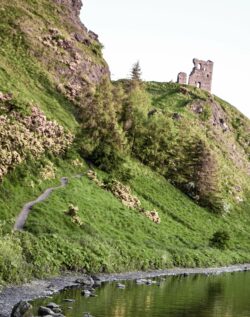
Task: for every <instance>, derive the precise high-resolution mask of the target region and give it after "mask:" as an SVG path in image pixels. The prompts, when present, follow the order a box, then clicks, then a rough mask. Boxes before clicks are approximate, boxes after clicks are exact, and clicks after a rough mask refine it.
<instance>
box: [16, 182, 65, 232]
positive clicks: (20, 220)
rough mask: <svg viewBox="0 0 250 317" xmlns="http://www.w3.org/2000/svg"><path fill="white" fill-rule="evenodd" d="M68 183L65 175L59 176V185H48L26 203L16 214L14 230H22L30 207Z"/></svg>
mask: <svg viewBox="0 0 250 317" xmlns="http://www.w3.org/2000/svg"><path fill="white" fill-rule="evenodd" d="M67 183H68V178H67V177H62V178H61V185H60V186H57V187H50V188H48V189H46V190H45V192H43V193H42V195H40V196H39V197H38V198H37V199H36V200H33V201H30V202H28V203H27V204H25V205H24V206H23V209H22V210H21V212H20V214H19V215H18V217H17V219H16V223H15V225H14V230H23V227H24V225H25V222H26V219H27V217H28V215H29V213H30V212H31V208H32V207H33V206H34V205H35V204H37V203H40V202H41V201H44V200H45V199H46V198H48V197H49V195H50V194H51V193H52V192H53V191H54V190H55V189H58V188H61V187H64V186H66V185H67Z"/></svg>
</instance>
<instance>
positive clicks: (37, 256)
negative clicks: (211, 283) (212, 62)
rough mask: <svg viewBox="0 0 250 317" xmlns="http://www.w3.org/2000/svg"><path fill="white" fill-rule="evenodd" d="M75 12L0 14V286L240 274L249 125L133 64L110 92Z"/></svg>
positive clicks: (34, 6)
mask: <svg viewBox="0 0 250 317" xmlns="http://www.w3.org/2000/svg"><path fill="white" fill-rule="evenodd" d="M80 8H81V1H80V0H77V1H71V0H42V1H41V0H40V1H38V0H25V1H24V0H14V1H11V2H10V1H6V0H2V1H1V4H0V284H6V283H10V282H16V283H17V282H23V281H26V280H28V279H30V278H33V277H42V276H51V275H54V274H60V272H62V271H65V270H75V271H81V272H92V273H93V272H118V271H125V270H126V271H128V270H147V269H157V268H166V267H173V266H188V267H195V266H215V265H225V264H233V263H244V262H249V261H250V253H249V245H250V233H249V232H250V230H249V229H250V217H249V216H250V181H249V180H250V144H249V140H250V122H249V120H248V119H247V118H246V117H244V116H243V115H242V114H241V113H240V112H239V111H238V110H236V109H235V108H234V107H232V106H231V105H230V104H228V103H227V102H225V101H223V100H221V99H219V98H218V97H216V96H213V95H211V94H210V93H208V92H205V91H202V90H200V89H197V88H194V87H190V86H181V85H179V84H175V83H171V82H170V83H157V82H143V81H142V80H141V78H140V69H139V64H137V65H135V67H134V68H133V71H132V77H131V79H129V80H128V79H127V80H119V81H117V82H111V81H110V78H109V69H108V66H107V64H106V62H105V61H104V59H103V57H102V52H101V49H102V44H101V43H100V42H99V40H98V36H97V35H96V34H95V33H94V32H92V31H89V30H87V28H86V27H85V26H84V25H82V24H81V23H80V20H79V18H78V16H79V12H80ZM61 177H68V180H69V182H68V184H67V186H65V187H63V188H60V189H57V190H55V191H54V192H53V193H52V194H51V196H50V197H49V198H48V199H47V200H45V201H44V202H42V203H39V204H37V205H35V206H34V207H33V209H32V212H31V213H30V215H29V217H28V220H27V222H26V225H25V228H24V231H21V232H17V231H13V226H14V223H15V219H16V217H17V216H18V214H19V213H20V211H21V209H22V207H23V205H24V204H25V203H26V202H28V201H31V200H34V199H35V198H37V197H38V196H39V195H40V194H41V193H42V192H43V191H44V190H45V189H46V188H48V187H51V186H56V185H58V184H59V182H60V178H61Z"/></svg>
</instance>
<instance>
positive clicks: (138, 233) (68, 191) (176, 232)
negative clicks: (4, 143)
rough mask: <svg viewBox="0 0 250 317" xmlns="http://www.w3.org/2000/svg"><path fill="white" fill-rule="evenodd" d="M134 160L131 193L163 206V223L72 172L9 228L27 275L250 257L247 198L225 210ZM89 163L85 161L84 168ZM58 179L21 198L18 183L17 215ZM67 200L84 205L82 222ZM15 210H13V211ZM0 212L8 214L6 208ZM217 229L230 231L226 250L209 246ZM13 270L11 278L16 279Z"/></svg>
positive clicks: (150, 204)
mask: <svg viewBox="0 0 250 317" xmlns="http://www.w3.org/2000/svg"><path fill="white" fill-rule="evenodd" d="M57 163H58V177H59V175H62V173H65V172H66V171H67V172H68V175H69V174H71V175H72V176H73V175H74V173H78V172H79V170H78V171H76V170H75V171H74V169H73V168H71V169H70V168H69V165H67V163H66V162H65V161H64V162H60V161H58V162H57ZM133 166H134V175H135V176H134V178H133V179H132V180H131V181H130V186H131V188H132V190H133V194H134V195H136V196H137V197H138V198H139V199H140V200H141V203H142V206H143V207H144V208H146V209H149V210H152V209H156V210H157V211H158V212H159V215H160V217H161V223H160V224H159V225H157V224H154V223H153V222H151V221H150V220H149V219H147V218H146V217H145V216H143V215H142V214H140V213H139V212H138V211H136V210H133V209H129V208H127V207H125V206H124V205H122V203H121V202H120V201H119V200H118V199H117V198H115V197H114V196H113V195H112V194H111V193H110V192H108V191H106V190H104V189H101V188H99V187H98V186H97V185H96V184H95V183H94V182H93V181H90V180H89V179H88V177H87V176H86V175H83V177H82V178H75V177H72V178H70V182H69V184H68V185H67V187H64V188H61V189H58V190H57V191H55V192H53V193H52V195H51V196H50V198H48V199H47V200H46V201H44V202H42V203H39V204H37V205H36V206H34V207H33V209H32V212H31V214H30V216H29V217H28V221H27V223H26V226H25V231H26V232H24V233H14V234H12V235H10V237H11V238H10V239H11V241H12V240H15V245H17V246H18V245H19V247H20V252H21V258H22V261H21V262H20V263H21V264H22V266H23V265H24V264H25V265H24V267H25V268H26V273H25V271H24V273H23V276H22V280H23V279H25V278H27V277H30V276H37V277H41V276H47V275H51V274H58V273H59V272H60V271H61V270H65V269H67V270H68V269H70V270H80V271H87V272H92V273H93V272H118V271H128V270H147V269H158V268H166V267H173V266H184V267H196V266H216V265H226V264H233V263H240V262H247V261H250V255H249V243H250V233H249V225H250V220H249V219H250V217H249V202H248V203H245V205H242V208H241V209H239V210H238V211H237V213H236V212H235V213H233V214H231V215H228V216H225V217H219V216H216V215H213V214H211V213H210V212H209V211H207V210H205V209H203V208H201V207H199V206H198V205H196V204H195V203H193V202H192V201H191V200H190V199H189V198H187V197H186V196H185V195H183V194H182V193H181V192H180V191H178V190H177V189H175V188H174V187H173V186H172V185H170V184H169V183H168V182H167V181H166V180H165V179H164V178H162V177H161V176H159V175H158V174H156V173H154V172H152V171H151V170H149V169H148V168H146V167H144V166H142V165H140V164H139V163H137V162H133ZM86 169H87V168H86V166H85V167H83V168H82V169H81V171H80V172H85V171H86ZM97 173H98V175H99V177H100V178H103V177H106V175H105V173H103V172H100V171H97ZM19 176H20V175H19ZM54 182H56V181H53V182H52V183H54ZM57 182H58V181H57ZM52 183H51V182H50V184H49V183H48V182H45V183H43V184H42V185H41V186H40V187H39V188H37V190H36V191H35V192H33V195H34V196H33V195H31V193H30V192H29V191H28V192H27V193H26V196H23V197H22V199H21V198H20V197H19V195H20V196H21V193H19V195H18V194H17V191H16V190H15V188H13V190H12V194H14V193H15V195H14V196H13V199H14V200H16V202H17V203H16V207H17V208H18V210H16V215H17V214H18V212H19V211H20V208H19V203H20V202H21V201H22V200H24V199H25V200H27V199H33V198H35V197H36V196H37V194H38V191H39V190H42V189H43V188H44V187H45V186H48V185H51V184H52ZM26 190H27V188H26ZM9 191H10V192H11V188H9ZM1 192H2V191H1ZM3 203H4V202H3ZM5 203H6V202H5ZM69 204H74V205H77V206H78V207H79V217H80V218H81V220H82V222H83V226H79V225H76V224H74V223H72V221H71V218H70V217H69V216H67V215H65V214H64V212H65V211H67V208H68V206H69ZM12 213H13V214H12V217H13V216H14V211H12ZM9 216H10V215H9ZM2 217H6V220H8V216H6V214H5V216H2ZM217 230H226V231H228V232H230V245H229V248H228V249H226V250H223V251H221V250H219V249H217V248H211V247H210V246H209V240H210V238H211V237H212V235H213V233H214V232H215V231H217ZM1 241H2V240H1V239H0V245H1ZM16 241H19V242H18V243H16ZM17 254H18V253H15V256H16V255H17ZM0 259H1V258H0ZM0 263H1V262H0ZM18 263H19V262H18ZM21 264H18V265H21ZM10 270H13V268H10ZM15 276H16V275H15V274H14V275H12V276H11V277H9V278H11V280H12V281H13V279H14V281H15ZM19 278H20V277H19ZM2 279H4V276H2ZM16 280H17V278H16ZM7 281H8V279H7Z"/></svg>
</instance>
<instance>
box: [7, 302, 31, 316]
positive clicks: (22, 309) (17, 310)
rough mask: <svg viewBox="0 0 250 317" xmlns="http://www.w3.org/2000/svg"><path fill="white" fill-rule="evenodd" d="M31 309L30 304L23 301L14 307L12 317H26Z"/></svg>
mask: <svg viewBox="0 0 250 317" xmlns="http://www.w3.org/2000/svg"><path fill="white" fill-rule="evenodd" d="M31 308H32V306H31V305H30V304H29V303H28V302H25V301H21V302H19V303H17V304H16V305H15V306H14V307H13V310H12V313H11V317H25V316H26V314H27V313H28V312H29V311H30V309H31Z"/></svg>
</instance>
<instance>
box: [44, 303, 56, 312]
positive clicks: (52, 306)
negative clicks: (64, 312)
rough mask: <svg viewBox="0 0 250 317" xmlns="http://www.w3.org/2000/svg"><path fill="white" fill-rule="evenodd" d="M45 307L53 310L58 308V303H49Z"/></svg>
mask: <svg viewBox="0 0 250 317" xmlns="http://www.w3.org/2000/svg"><path fill="white" fill-rule="evenodd" d="M46 307H47V308H50V309H52V310H53V309H55V308H59V305H57V304H55V303H49V304H48V305H46Z"/></svg>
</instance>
